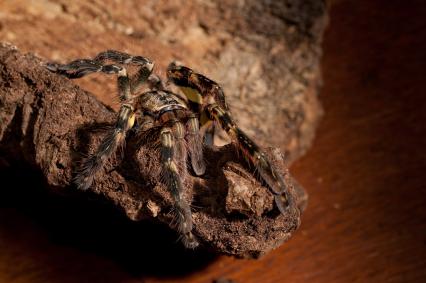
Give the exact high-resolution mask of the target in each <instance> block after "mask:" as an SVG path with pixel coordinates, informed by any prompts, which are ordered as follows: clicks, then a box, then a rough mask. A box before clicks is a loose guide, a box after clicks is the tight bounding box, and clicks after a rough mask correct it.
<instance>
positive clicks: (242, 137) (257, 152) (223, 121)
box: [206, 103, 294, 213]
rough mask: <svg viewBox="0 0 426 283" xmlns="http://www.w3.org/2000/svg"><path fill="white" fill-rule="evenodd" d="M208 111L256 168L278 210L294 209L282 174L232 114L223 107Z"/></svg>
mask: <svg viewBox="0 0 426 283" xmlns="http://www.w3.org/2000/svg"><path fill="white" fill-rule="evenodd" d="M206 108H207V111H208V112H209V114H210V115H211V116H212V118H214V119H215V120H216V121H217V122H218V123H219V125H220V126H221V127H222V128H223V129H224V130H225V131H226V132H227V133H228V135H229V136H230V137H231V139H232V141H233V142H235V143H236V144H237V146H238V147H239V149H240V150H241V152H242V153H243V155H244V157H246V159H247V160H248V161H249V162H250V163H251V164H252V165H254V167H255V168H256V171H257V172H258V173H259V175H260V177H261V178H262V180H263V181H264V182H265V183H266V184H267V185H268V187H269V188H270V190H271V191H272V193H273V194H274V198H275V203H276V205H277V207H278V209H279V210H280V211H281V212H282V213H284V212H285V211H286V210H287V208H289V207H294V199H293V196H292V195H291V194H290V192H289V189H288V187H287V185H286V183H285V181H284V177H283V176H282V174H281V173H280V172H279V171H278V170H277V169H276V168H275V167H274V166H273V165H272V163H271V162H270V161H269V159H268V157H267V156H266V154H265V153H264V152H263V151H262V150H261V149H260V147H259V146H258V145H256V143H255V142H254V141H252V140H251V139H250V138H249V137H248V136H247V135H246V134H245V133H244V132H243V131H242V130H241V129H240V128H238V126H237V125H236V124H235V122H234V121H233V120H232V118H231V116H230V114H229V113H228V112H227V111H225V110H224V109H223V108H222V107H221V106H219V105H217V104H215V103H213V104H209V105H208V106H207V107H206Z"/></svg>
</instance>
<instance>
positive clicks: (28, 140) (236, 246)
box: [0, 0, 326, 257]
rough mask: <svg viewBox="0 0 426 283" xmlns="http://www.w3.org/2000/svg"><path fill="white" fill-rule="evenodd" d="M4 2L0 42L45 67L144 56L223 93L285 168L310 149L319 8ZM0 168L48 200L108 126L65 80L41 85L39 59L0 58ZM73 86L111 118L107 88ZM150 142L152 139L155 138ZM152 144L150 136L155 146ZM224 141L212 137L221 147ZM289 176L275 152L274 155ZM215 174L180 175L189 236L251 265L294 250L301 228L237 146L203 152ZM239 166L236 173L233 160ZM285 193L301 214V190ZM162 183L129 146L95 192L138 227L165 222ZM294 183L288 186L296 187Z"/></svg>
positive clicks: (7, 51) (87, 83) (149, 153)
mask: <svg viewBox="0 0 426 283" xmlns="http://www.w3.org/2000/svg"><path fill="white" fill-rule="evenodd" d="M117 3H118V2H114V1H102V2H99V3H98V1H73V2H72V3H69V2H67V1H55V2H53V1H47V0H46V1H38V2H37V3H36V4H33V5H28V3H27V1H10V2H8V1H6V2H2V3H1V4H0V10H1V11H2V12H1V13H0V39H2V40H7V41H11V42H13V43H14V44H15V45H17V46H18V47H19V48H20V49H22V50H24V51H28V52H32V53H36V54H38V55H39V56H42V57H44V58H48V59H45V60H49V61H51V60H56V61H60V62H66V61H69V60H71V59H75V58H82V57H92V56H94V55H95V54H96V53H97V52H100V51H103V50H106V49H117V50H122V51H126V52H129V53H132V54H141V55H144V56H146V57H149V58H151V59H152V60H154V61H155V62H156V66H157V67H156V72H157V73H158V74H159V75H162V76H164V70H165V67H166V66H167V64H168V63H169V62H170V61H171V60H173V59H179V60H180V61H183V62H184V63H185V64H187V65H189V66H191V67H193V68H194V69H197V70H199V71H200V72H202V73H205V74H207V75H208V76H209V77H211V78H213V79H214V80H215V81H218V82H219V83H220V84H221V85H222V86H223V87H224V89H225V93H226V95H227V97H228V101H229V104H230V108H231V110H232V113H233V115H234V116H235V118H236V120H237V122H238V123H239V124H240V125H241V127H242V128H243V129H244V130H245V131H246V132H247V133H248V134H249V135H250V136H252V137H253V138H254V139H255V140H256V141H257V142H258V143H259V144H260V145H262V146H274V147H279V148H280V149H281V151H283V152H284V153H285V156H286V162H288V163H290V162H291V161H293V160H294V159H295V158H297V157H298V156H300V155H301V154H303V152H304V151H305V150H306V149H307V148H308V146H309V145H310V143H311V141H312V138H313V135H314V130H315V127H316V125H317V122H318V119H319V117H320V116H321V114H322V111H321V107H320V105H319V103H318V99H317V90H318V87H319V85H320V82H321V78H320V72H319V57H320V55H321V49H320V42H321V38H322V32H323V29H324V26H325V23H326V16H325V7H324V3H323V2H322V1H316V0H312V1H298V0H294V1H279V2H278V1H249V0H247V1H196V0H194V1H144V3H141V2H140V1H125V2H123V3H120V4H117ZM0 57H1V58H0V62H1V65H0V68H1V69H0V75H1V81H0V84H1V85H0V95H1V96H0V98H1V100H0V118H1V125H0V153H1V155H0V165H4V164H14V163H16V162H21V161H24V162H26V163H28V164H31V165H32V167H33V168H34V169H36V170H40V172H42V174H43V176H44V177H45V179H46V183H47V184H48V185H49V187H50V188H52V189H53V190H55V191H57V192H63V191H64V190H65V188H70V180H71V175H72V170H73V166H75V164H76V161H78V159H79V155H78V153H87V152H89V151H91V150H93V148H95V147H96V145H97V143H98V142H99V138H100V137H101V136H102V130H97V129H98V128H99V127H98V125H101V126H102V125H108V124H109V123H111V122H112V121H113V119H114V112H113V111H112V109H111V108H108V107H105V106H104V105H103V104H101V103H100V102H99V101H98V100H97V99H95V98H94V97H93V96H91V95H88V94H87V93H86V92H84V91H82V90H81V89H80V88H79V87H76V86H75V85H74V84H73V83H72V82H70V81H69V80H67V79H64V78H60V77H57V76H55V75H52V74H50V73H48V72H47V71H46V70H44V69H43V68H42V67H41V66H40V62H41V61H40V59H38V58H37V57H35V56H33V55H25V56H22V55H20V54H19V53H18V52H17V51H14V50H12V49H11V47H10V46H3V47H2V49H1V53H0ZM78 83H79V84H80V85H81V86H83V88H85V89H88V90H90V91H91V92H93V93H94V94H95V95H96V96H97V97H98V98H99V99H101V100H102V101H103V102H105V103H106V104H108V105H111V106H112V108H114V107H116V104H114V103H113V102H114V101H113V98H114V97H115V92H116V91H115V83H114V80H112V79H111V78H103V77H100V76H96V75H95V76H92V77H89V78H87V79H82V80H80V81H78ZM154 134H155V133H154ZM152 137H154V138H155V135H153V136H152ZM225 140H226V138H224V135H220V133H219V139H218V141H217V142H218V144H219V143H224V141H225ZM268 153H269V155H270V157H271V159H273V160H274V162H275V163H276V164H277V166H279V167H280V168H282V169H283V171H285V167H284V164H283V162H284V161H283V158H282V156H283V155H282V154H281V153H280V151H279V150H272V149H271V150H268ZM206 158H207V160H208V162H209V165H210V166H209V171H208V174H207V175H206V176H203V178H202V179H201V178H194V177H188V178H187V179H186V180H185V186H186V188H188V190H187V192H186V194H187V195H186V197H187V198H188V199H192V200H193V203H194V204H195V205H196V206H199V207H200V208H199V209H197V210H196V211H195V212H194V215H193V219H194V223H195V233H196V234H197V235H198V237H199V238H200V239H201V241H202V243H203V244H204V245H205V246H208V247H211V248H213V250H215V251H217V252H223V253H228V254H233V255H237V256H248V257H256V256H259V255H262V254H264V253H265V252H267V251H269V250H271V249H273V248H275V247H277V246H278V245H279V244H281V243H282V242H283V241H285V240H286V239H288V237H289V236H290V235H291V233H292V232H293V231H294V230H295V229H296V228H297V226H298V225H299V224H300V213H299V210H298V209H291V210H290V213H289V214H288V215H280V214H278V213H276V209H273V203H272V199H271V196H270V194H269V192H268V191H267V190H266V189H265V188H264V187H262V186H261V185H260V184H259V183H258V182H257V181H256V180H255V179H254V178H252V176H251V174H250V173H248V172H247V171H246V170H245V169H244V168H243V167H242V166H241V165H238V164H240V163H243V162H239V161H241V160H239V158H238V156H236V155H235V150H234V148H233V147H232V146H231V145H228V146H225V147H222V148H215V149H211V150H210V149H207V150H206ZM235 161H237V162H235ZM286 177H287V181H288V183H289V185H290V187H291V191H292V193H294V194H298V196H299V197H298V205H299V208H303V207H304V206H305V205H306V199H307V196H306V194H305V193H304V191H303V189H302V188H301V187H300V186H298V185H296V184H297V183H296V182H295V181H294V180H293V181H292V180H291V177H290V176H289V174H288V173H286ZM158 180H159V166H158V155H157V154H155V151H153V150H152V148H150V147H149V143H143V145H142V146H140V144H137V143H136V142H135V140H132V139H130V140H129V141H128V146H127V149H126V154H125V158H124V159H123V160H115V159H112V160H110V161H109V163H108V164H107V166H106V168H105V170H103V171H102V172H100V174H99V175H98V176H97V178H96V180H95V183H94V186H93V191H94V192H95V193H97V194H100V195H103V196H104V197H105V198H106V199H108V200H111V201H112V202H114V203H115V204H116V205H118V206H119V207H122V208H123V210H124V211H125V212H126V214H127V215H128V216H129V217H130V218H131V219H134V220H139V219H142V218H147V217H148V218H155V219H159V220H160V221H161V222H165V223H170V221H171V220H172V219H171V216H170V214H169V211H170V200H171V198H170V196H169V193H168V192H167V191H166V190H165V189H164V187H163V186H162V184H161V182H160V183H159V182H158ZM291 184H295V186H293V185H291Z"/></svg>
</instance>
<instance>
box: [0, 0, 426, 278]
mask: <svg viewBox="0 0 426 283" xmlns="http://www.w3.org/2000/svg"><path fill="white" fill-rule="evenodd" d="M409 2H410V3H408V1H374V2H373V1H349V0H348V1H344V0H342V1H335V2H334V5H333V6H332V8H331V13H330V19H331V21H330V26H329V29H328V32H327V33H326V35H325V41H324V59H323V73H324V88H323V90H322V95H321V100H322V102H323V105H324V108H325V113H326V115H325V117H324V119H323V121H322V123H321V126H320V127H319V129H318V136H317V138H316V140H315V142H314V145H313V147H312V149H311V150H310V151H309V152H308V154H307V155H306V156H305V157H304V158H302V159H301V160H299V161H297V162H296V163H295V164H294V165H293V167H292V168H291V171H292V172H293V174H294V175H295V176H296V178H297V179H298V180H299V181H300V182H301V183H302V184H303V185H304V186H305V187H306V188H307V189H308V191H309V193H310V197H311V198H310V204H309V207H308V210H307V211H306V214H305V215H304V218H303V224H302V227H301V229H300V230H299V231H298V232H297V233H296V234H295V235H294V237H293V238H292V239H291V240H290V241H289V242H288V243H287V244H285V245H284V246H283V247H281V248H280V249H278V250H276V251H274V252H272V253H270V254H269V255H267V256H265V257H264V258H263V259H261V260H258V261H253V260H251V261H250V260H236V259H233V258H229V257H218V258H213V257H211V256H209V255H207V254H205V253H203V252H197V253H195V254H193V253H188V252H185V251H183V250H181V249H179V248H178V247H176V246H175V245H170V244H167V242H168V241H170V240H173V237H174V235H169V234H168V232H167V230H164V229H162V228H161V227H155V226H153V225H149V224H142V225H139V224H135V223H130V222H128V221H126V220H125V218H124V217H122V216H117V215H116V213H114V211H113V210H112V209H111V208H109V207H107V206H106V205H105V206H102V205H97V206H96V207H93V206H92V205H90V204H87V203H84V204H81V203H76V202H73V201H71V200H63V199H61V198H59V197H55V196H45V195H43V193H42V192H40V191H37V190H34V189H33V190H31V191H30V190H29V193H28V197H27V198H24V199H23V200H22V199H20V198H18V197H17V195H16V193H15V192H14V191H13V190H12V189H10V190H9V189H5V187H4V186H2V190H3V191H4V192H5V193H6V194H5V195H4V196H3V199H1V200H0V282H211V281H212V279H214V278H219V277H226V278H230V279H233V280H235V281H236V282H425V281H426V194H425V193H426V192H425V191H426V186H425V181H424V177H423V176H424V171H425V169H426V166H425V165H426V150H425V145H426V122H425V121H426V98H425V97H424V96H425V90H424V80H425V71H424V70H425V67H426V53H425V48H426V32H425V31H426V21H425V20H424V15H426V8H425V4H423V1H420V0H419V1H409ZM1 177H2V179H4V180H6V181H7V182H10V181H11V180H13V181H14V182H13V183H12V184H15V185H19V184H20V182H21V181H20V180H17V179H14V178H11V173H10V172H2V173H1ZM7 187H9V186H7ZM34 191H35V192H34ZM52 211H54V212H55V213H54V215H52V213H51V212H52ZM105 218H108V221H106V220H104V219H105ZM117 238H119V239H121V240H122V239H126V238H128V239H129V241H128V242H129V244H128V245H126V246H117V245H116V244H114V243H115V242H114V240H115V239H117ZM120 242H121V241H120ZM135 243H136V245H135ZM130 256H134V258H132V259H130V258H129V257H130Z"/></svg>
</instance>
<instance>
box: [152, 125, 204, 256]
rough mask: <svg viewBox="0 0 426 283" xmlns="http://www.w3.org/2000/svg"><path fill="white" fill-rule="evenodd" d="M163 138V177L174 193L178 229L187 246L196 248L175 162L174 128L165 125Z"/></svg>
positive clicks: (188, 211)
mask: <svg viewBox="0 0 426 283" xmlns="http://www.w3.org/2000/svg"><path fill="white" fill-rule="evenodd" d="M160 140H161V163H162V168H163V177H164V180H165V183H166V186H167V188H168V189H169V190H170V192H171V193H172V196H173V199H174V202H175V205H174V206H175V210H176V217H177V219H176V220H177V229H178V231H179V233H180V234H181V240H182V242H183V244H184V245H185V247H187V248H195V247H197V246H198V244H199V243H198V241H197V239H196V237H195V236H194V235H193V234H192V232H191V231H192V216H191V209H190V206H189V204H188V203H187V201H185V199H184V198H183V194H182V192H183V185H182V180H181V178H180V176H179V170H178V167H177V165H176V163H175V155H174V153H175V143H174V137H173V130H172V129H171V128H168V127H164V128H163V129H162V130H161V133H160Z"/></svg>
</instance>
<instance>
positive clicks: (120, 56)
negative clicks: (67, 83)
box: [46, 50, 154, 92]
mask: <svg viewBox="0 0 426 283" xmlns="http://www.w3.org/2000/svg"><path fill="white" fill-rule="evenodd" d="M106 61H112V62H114V64H105V62H106ZM117 64H119V65H136V66H139V67H140V68H139V70H138V72H137V74H135V76H134V78H133V79H132V81H133V84H132V92H134V91H133V90H134V89H136V88H137V87H138V86H139V85H141V84H142V83H144V82H145V81H146V79H147V78H148V77H149V75H150V74H151V72H152V69H153V68H154V63H152V62H151V61H150V60H149V59H147V58H145V57H143V56H134V55H130V54H127V53H124V52H120V51H116V50H107V51H104V52H101V53H99V54H98V55H96V56H95V57H94V58H93V59H77V60H74V61H72V62H70V63H68V64H56V63H47V64H46V68H47V69H48V70H49V71H51V72H54V73H58V74H60V75H63V76H66V77H68V78H70V79H76V78H81V77H84V76H85V75H88V74H91V73H97V72H101V73H105V74H117V73H118V72H119V71H120V70H121V67H120V66H119V65H117Z"/></svg>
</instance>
